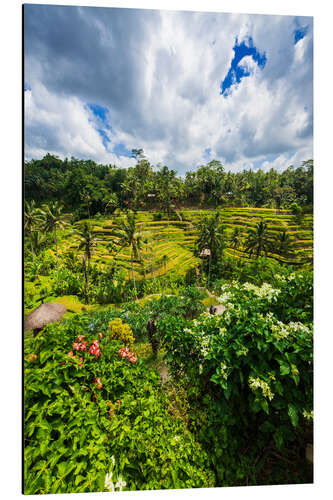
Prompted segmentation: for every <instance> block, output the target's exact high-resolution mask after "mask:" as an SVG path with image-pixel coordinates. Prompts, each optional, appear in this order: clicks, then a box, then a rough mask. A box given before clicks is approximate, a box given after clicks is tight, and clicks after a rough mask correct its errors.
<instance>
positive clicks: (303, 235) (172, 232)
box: [60, 207, 313, 279]
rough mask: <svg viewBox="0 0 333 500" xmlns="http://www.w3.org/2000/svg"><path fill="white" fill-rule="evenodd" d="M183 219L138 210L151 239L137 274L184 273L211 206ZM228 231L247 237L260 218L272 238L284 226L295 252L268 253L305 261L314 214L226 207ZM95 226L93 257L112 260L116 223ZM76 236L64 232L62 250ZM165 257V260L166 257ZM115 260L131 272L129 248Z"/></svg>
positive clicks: (236, 253) (187, 213) (310, 251)
mask: <svg viewBox="0 0 333 500" xmlns="http://www.w3.org/2000/svg"><path fill="white" fill-rule="evenodd" d="M182 213H183V216H184V219H185V220H184V221H179V220H173V221H169V222H168V221H167V220H159V221H154V218H153V213H152V212H138V217H137V220H138V225H139V228H140V230H141V231H142V232H143V233H144V235H145V236H147V238H148V240H149V241H150V242H149V243H148V244H146V245H143V249H142V257H143V260H144V263H145V266H144V267H145V271H144V270H143V266H142V265H141V264H140V263H139V262H135V263H134V269H135V277H136V278H137V279H140V278H142V277H143V276H144V274H146V277H147V278H152V277H153V276H160V275H163V274H166V273H168V272H177V273H180V274H184V273H185V272H186V271H187V269H188V268H189V267H191V266H193V265H195V263H196V262H198V259H197V258H195V257H194V255H193V251H194V244H195V238H196V226H197V223H198V221H199V220H200V218H201V217H203V216H204V215H207V214H209V213H211V210H183V212H182ZM222 217H223V221H224V224H225V229H226V235H227V237H228V236H230V234H231V233H232V231H233V229H234V228H235V227H240V228H241V230H242V232H243V237H245V235H246V232H247V230H248V229H250V228H254V227H255V224H256V223H257V222H258V221H260V220H261V219H262V220H264V221H265V222H266V223H267V224H268V228H269V232H270V235H271V238H272V239H274V238H275V237H276V235H277V234H278V233H279V232H281V231H283V230H285V231H286V232H287V233H288V234H289V235H290V237H291V239H292V245H293V251H294V256H293V257H292V258H290V259H289V260H287V259H284V258H281V257H280V256H278V255H275V254H269V255H268V256H269V257H271V258H275V259H278V260H280V261H282V262H287V263H288V262H289V263H296V264H303V265H305V264H306V263H307V261H308V260H309V259H311V258H312V255H313V217H312V216H311V215H306V216H305V217H304V221H303V223H302V225H301V226H300V225H298V224H297V223H296V222H295V218H294V217H293V215H291V214H290V213H289V212H288V211H283V210H281V211H279V212H276V211H275V210H270V209H259V208H233V207H231V208H225V209H223V211H222ZM93 224H94V229H95V231H96V232H97V233H98V235H99V238H100V242H99V244H98V246H97V249H96V253H95V255H94V257H93V259H92V261H93V262H94V263H98V264H101V265H107V264H110V263H111V262H112V261H113V260H114V257H113V256H112V255H110V252H109V250H108V248H107V247H108V245H109V244H110V243H111V242H112V241H113V242H116V241H117V240H116V239H115V238H114V237H112V229H113V223H112V220H110V219H100V220H98V221H93ZM73 243H74V242H73V236H72V235H71V234H70V233H69V234H67V236H66V235H64V238H63V240H62V243H61V245H60V247H61V250H62V251H64V250H67V249H69V248H70V247H71V246H73ZM226 253H227V255H232V256H236V257H239V258H241V259H247V258H248V257H247V255H246V254H245V253H244V248H242V247H240V248H239V249H238V250H233V249H232V248H227V250H226ZM164 256H166V260H165V261H164V262H163V257H164ZM115 261H116V262H117V263H118V264H119V265H120V266H122V267H124V268H125V269H127V270H128V274H129V276H130V275H131V257H130V249H129V248H123V249H122V250H121V251H120V252H119V253H118V255H117V256H116V258H115Z"/></svg>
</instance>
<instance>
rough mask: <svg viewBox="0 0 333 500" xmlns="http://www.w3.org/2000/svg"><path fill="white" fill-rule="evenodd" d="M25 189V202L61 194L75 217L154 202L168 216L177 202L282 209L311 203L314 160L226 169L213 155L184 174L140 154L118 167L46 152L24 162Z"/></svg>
mask: <svg viewBox="0 0 333 500" xmlns="http://www.w3.org/2000/svg"><path fill="white" fill-rule="evenodd" d="M24 188H25V198H26V200H27V201H30V200H34V201H35V202H36V204H38V205H40V204H42V203H44V202H49V201H54V200H59V199H61V200H62V201H63V203H64V204H65V209H66V211H70V212H72V213H75V217H77V218H82V217H88V218H90V217H91V216H92V215H94V214H97V213H112V212H113V211H114V210H115V209H116V208H117V207H121V208H133V209H137V208H142V207H146V208H151V207H152V206H158V207H160V209H161V210H162V211H163V212H164V213H167V214H168V217H169V216H170V214H171V213H172V212H173V211H174V210H176V209H177V208H179V204H185V205H186V204H187V205H194V206H198V205H201V206H214V207H215V206H219V205H221V204H227V205H234V206H255V207H264V206H265V207H270V208H278V209H280V208H283V207H289V206H290V205H291V204H292V203H297V204H299V205H300V206H302V205H303V206H304V205H311V204H312V203H313V162H312V160H308V161H306V162H303V164H302V166H300V167H297V168H294V167H293V166H290V167H289V168H288V169H287V170H285V171H284V172H282V173H281V174H280V173H278V172H277V171H276V170H273V169H271V170H270V171H268V172H263V171H262V170H258V171H256V172H255V171H252V170H250V171H247V170H244V171H243V172H238V173H232V172H226V171H225V170H224V167H223V166H222V165H221V163H220V162H218V161H216V160H213V161H211V162H209V163H208V164H207V165H203V166H201V167H199V168H198V169H197V170H195V171H194V172H187V173H186V175H185V178H182V177H177V175H176V172H175V171H174V170H170V169H169V168H168V167H167V166H162V167H159V168H158V169H157V170H153V168H152V165H150V163H149V162H148V161H147V160H146V159H145V158H143V157H142V156H141V157H140V156H139V157H137V164H136V166H135V167H131V168H128V169H121V168H117V167H116V166H115V165H97V164H96V163H95V162H94V161H92V160H86V161H84V160H78V159H76V158H71V159H70V160H68V159H65V160H61V159H59V158H57V157H56V156H52V155H50V154H48V155H46V156H45V157H44V158H43V159H41V160H31V161H29V162H27V163H26V164H25V173H24Z"/></svg>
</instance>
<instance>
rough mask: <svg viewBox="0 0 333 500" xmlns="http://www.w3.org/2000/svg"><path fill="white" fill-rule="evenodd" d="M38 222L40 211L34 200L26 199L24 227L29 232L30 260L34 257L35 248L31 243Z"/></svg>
mask: <svg viewBox="0 0 333 500" xmlns="http://www.w3.org/2000/svg"><path fill="white" fill-rule="evenodd" d="M39 222H40V212H39V210H38V208H36V205H35V201H34V200H32V201H31V202H30V203H29V202H28V201H26V202H25V210H24V229H25V230H26V231H28V232H29V236H30V247H31V256H32V260H34V257H35V248H34V245H33V231H34V230H35V229H36V228H37V227H38V223H39Z"/></svg>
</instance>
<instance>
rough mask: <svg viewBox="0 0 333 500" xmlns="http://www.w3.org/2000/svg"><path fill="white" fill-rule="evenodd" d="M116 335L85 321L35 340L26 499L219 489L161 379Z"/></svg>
mask: <svg viewBox="0 0 333 500" xmlns="http://www.w3.org/2000/svg"><path fill="white" fill-rule="evenodd" d="M96 323H97V322H96ZM106 333H107V332H106V331H105V330H104V331H103V332H101V331H100V330H99V328H97V326H96V325H95V323H94V322H93V321H92V320H91V318H89V317H88V316H87V315H77V316H74V317H73V318H72V319H71V320H69V321H66V322H65V323H63V324H62V325H61V326H59V325H53V326H49V327H48V328H47V329H45V330H44V331H43V333H42V334H40V336H38V337H37V338H36V339H33V338H28V339H26V348H25V493H29V494H37V493H66V492H67V493H73V492H83V491H85V492H88V491H105V490H108V489H109V490H112V489H114V488H115V489H116V490H117V489H130V490H136V489H163V488H192V487H209V486H213V485H214V477H213V474H212V472H210V471H209V469H208V468H207V463H208V457H207V454H206V453H205V452H204V451H203V450H202V449H201V448H200V446H199V444H198V443H197V442H195V440H194V438H193V436H192V435H191V434H190V433H189V432H188V430H187V429H186V427H185V425H184V422H183V421H182V420H180V419H177V418H174V417H173V416H172V415H171V414H170V413H169V411H168V400H167V396H166V395H165V393H164V392H163V391H162V390H161V387H160V383H159V377H158V375H157V374H156V373H155V372H153V371H151V370H148V369H147V368H146V367H145V366H144V365H143V364H142V362H141V360H140V359H139V360H135V361H134V362H131V360H129V359H127V357H126V356H122V354H121V353H122V351H121V344H120V343H119V342H118V341H109V340H108V338H107V336H106V335H105V334H106ZM111 473H112V477H111V476H110V474H111Z"/></svg>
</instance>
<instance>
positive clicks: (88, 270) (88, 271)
mask: <svg viewBox="0 0 333 500" xmlns="http://www.w3.org/2000/svg"><path fill="white" fill-rule="evenodd" d="M89 274H90V256H89V255H88V267H87V272H86V301H87V304H88V284H89Z"/></svg>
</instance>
